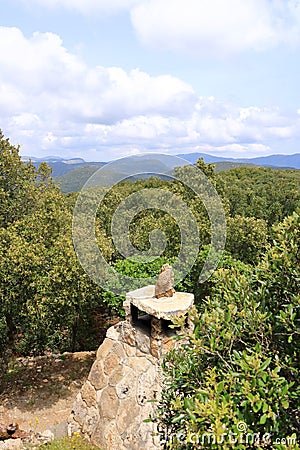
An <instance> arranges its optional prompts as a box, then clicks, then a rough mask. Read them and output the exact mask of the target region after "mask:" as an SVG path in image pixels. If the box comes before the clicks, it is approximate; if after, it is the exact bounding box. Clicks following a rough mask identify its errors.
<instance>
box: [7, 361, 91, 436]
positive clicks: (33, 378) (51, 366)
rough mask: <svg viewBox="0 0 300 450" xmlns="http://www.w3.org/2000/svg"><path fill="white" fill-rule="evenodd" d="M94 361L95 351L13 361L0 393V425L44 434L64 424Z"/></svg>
mask: <svg viewBox="0 0 300 450" xmlns="http://www.w3.org/2000/svg"><path fill="white" fill-rule="evenodd" d="M94 360H95V352H78V353H64V354H62V355H53V354H52V355H47V356H39V357H30V358H17V359H15V360H14V361H13V362H11V363H10V367H9V371H8V374H7V375H6V376H5V380H4V384H3V386H2V389H1V391H0V424H1V423H2V424H5V425H7V424H10V423H13V422H16V423H18V424H19V428H20V429H23V430H25V431H35V432H43V431H45V430H46V429H49V428H51V427H52V426H53V425H57V424H60V423H62V422H65V421H66V420H67V418H68V416H69V414H70V412H71V410H72V406H73V403H74V400H75V398H76V395H77V393H78V392H79V390H80V388H81V386H82V385H83V383H84V381H85V380H86V379H87V377H88V374H89V371H90V368H91V365H92V364H93V362H94Z"/></svg>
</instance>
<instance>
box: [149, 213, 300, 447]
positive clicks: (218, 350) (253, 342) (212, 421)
mask: <svg viewBox="0 0 300 450" xmlns="http://www.w3.org/2000/svg"><path fill="white" fill-rule="evenodd" d="M299 232H300V218H299V215H298V214H297V213H294V214H293V215H292V216H291V217H288V218H287V219H285V220H284V221H283V223H281V224H280V225H278V226H276V227H275V229H274V236H275V238H276V239H275V240H274V243H273V245H272V246H270V248H269V250H268V251H267V253H266V256H265V257H264V258H263V260H262V261H261V263H260V264H258V266H257V267H256V268H252V267H251V266H244V267H243V270H240V267H238V266H237V267H234V266H233V267H232V268H230V269H224V268H222V269H219V270H218V271H217V272H216V273H215V275H214V276H213V282H212V283H211V286H212V288H211V294H210V295H209V296H207V297H206V299H205V301H203V303H202V304H200V305H199V306H198V310H199V311H198V313H197V312H195V314H194V325H195V329H194V332H193V334H192V335H186V334H185V340H186V343H185V344H183V345H182V347H181V349H180V350H178V349H177V350H176V351H173V352H171V353H170V354H169V355H168V357H167V358H166V360H165V363H164V368H165V373H166V377H167V379H166V388H165V389H164V392H163V396H162V400H161V403H160V412H159V416H158V419H159V427H160V431H161V436H162V438H166V439H165V440H166V444H165V448H173V449H182V448H187V449H192V448H201V446H202V444H203V441H202V440H203V439H211V441H210V448H225V449H226V448H228V449H229V448H238V449H245V448H253V447H256V448H257V447H258V448H264V445H263V442H262V440H260V442H258V441H257V442H256V443H255V442H254V441H253V439H255V438H258V434H257V433H259V436H260V439H262V438H263V436H264V437H265V438H266V437H270V439H271V440H272V441H273V446H272V448H278V449H281V448H282V449H283V448H287V447H286V446H284V445H281V444H278V445H277V444H276V442H275V440H277V439H278V441H277V442H279V440H280V442H281V440H282V439H284V438H287V437H290V438H291V437H293V436H295V435H296V434H297V433H299V429H300V417H299V410H298V406H299V402H300V383H299V379H300V373H299V371H300V364H299V356H300V345H299V333H300V314H299V307H300V302H299V300H300V299H299V277H300V266H299V248H300V233H299ZM230 433H231V435H230ZM246 433H247V435H248V437H249V439H252V441H251V442H248V443H247V442H246V441H245V440H246ZM266 433H267V434H266ZM230 436H231V439H230ZM237 436H238V438H239V441H238V443H237V442H236V441H235V442H234V439H233V437H237ZM213 438H215V439H216V441H215V442H213ZM222 439H223V440H222ZM242 440H243V442H242ZM283 442H284V441H283ZM206 445H207V441H206ZM269 445H270V444H269ZM290 448H298V447H297V446H296V444H295V445H292V446H291V447H290Z"/></svg>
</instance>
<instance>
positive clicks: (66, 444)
mask: <svg viewBox="0 0 300 450" xmlns="http://www.w3.org/2000/svg"><path fill="white" fill-rule="evenodd" d="M39 448H41V450H43V449H44V450H73V449H76V450H99V447H95V446H94V445H92V444H90V443H89V442H87V441H86V440H85V439H84V438H83V437H82V436H81V435H80V434H79V433H74V434H73V436H72V437H70V438H68V437H65V438H61V439H57V440H55V441H52V442H50V443H49V444H44V445H41V446H40V447H39Z"/></svg>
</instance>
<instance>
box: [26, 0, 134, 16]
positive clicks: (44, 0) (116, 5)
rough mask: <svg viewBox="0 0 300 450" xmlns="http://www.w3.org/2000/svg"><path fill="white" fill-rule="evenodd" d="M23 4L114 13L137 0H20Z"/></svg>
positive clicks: (81, 11)
mask: <svg viewBox="0 0 300 450" xmlns="http://www.w3.org/2000/svg"><path fill="white" fill-rule="evenodd" d="M21 1H22V2H23V3H24V4H25V5H31V4H32V3H33V4H36V5H40V6H44V7H46V8H51V9H55V8H64V9H67V10H73V11H78V12H79V13H82V14H94V13H99V12H105V13H116V12H119V11H122V10H128V9H130V8H131V7H132V6H134V5H135V4H136V3H137V2H138V1H139V0H21Z"/></svg>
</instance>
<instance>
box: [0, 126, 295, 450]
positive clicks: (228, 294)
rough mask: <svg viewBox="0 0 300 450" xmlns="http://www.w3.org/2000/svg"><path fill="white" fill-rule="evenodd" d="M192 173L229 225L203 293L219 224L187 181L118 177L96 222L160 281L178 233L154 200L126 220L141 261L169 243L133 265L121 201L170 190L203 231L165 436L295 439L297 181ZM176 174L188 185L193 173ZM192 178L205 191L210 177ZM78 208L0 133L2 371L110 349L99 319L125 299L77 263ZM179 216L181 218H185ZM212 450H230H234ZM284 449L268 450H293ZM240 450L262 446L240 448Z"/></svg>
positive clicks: (274, 175)
mask: <svg viewBox="0 0 300 450" xmlns="http://www.w3.org/2000/svg"><path fill="white" fill-rule="evenodd" d="M197 167H198V168H199V169H201V170H202V172H203V173H204V174H205V175H206V176H207V177H208V178H209V179H210V181H211V184H212V185H213V186H215V188H216V190H217V192H218V194H219V196H220V198H221V200H222V203H223V206H224V210H225V215H226V219H227V242H226V249H225V252H224V254H223V257H222V260H221V262H220V264H219V267H218V270H217V271H216V272H215V273H214V274H213V276H212V277H211V278H209V279H208V281H206V282H205V283H202V284H199V283H198V278H199V273H200V272H201V269H202V267H203V264H204V261H205V259H206V256H207V253H208V251H209V245H210V240H211V227H210V220H209V217H208V214H207V211H206V209H205V208H204V205H203V203H202V201H201V200H200V199H199V197H197V196H196V195H195V193H194V192H193V191H192V190H191V189H189V188H187V187H186V185H184V183H182V182H179V181H178V180H172V181H168V180H162V179H159V178H153V177H150V178H149V179H143V180H136V181H134V180H125V181H122V182H121V183H118V184H117V185H116V186H114V187H113V188H111V189H110V191H109V192H108V193H107V194H106V195H105V196H104V198H103V200H102V202H101V204H100V205H99V208H98V210H97V215H96V219H95V226H96V239H97V243H98V245H99V248H100V250H101V252H102V254H103V255H104V257H105V260H106V261H107V262H108V263H109V264H110V265H111V266H113V267H114V268H115V269H116V270H117V271H119V272H121V273H124V274H126V275H127V276H133V277H134V276H138V277H140V276H145V277H146V276H148V275H149V273H150V274H151V275H157V273H158V271H159V269H160V267H161V265H162V264H163V263H164V262H167V261H168V262H171V263H172V261H173V260H174V258H176V256H177V255H178V253H179V251H180V246H181V233H180V228H179V226H178V224H177V223H176V221H175V220H174V218H172V217H171V215H170V214H168V212H167V211H164V210H159V209H155V208H147V204H146V203H145V205H144V206H145V207H144V209H142V210H141V211H140V212H138V214H136V215H135V216H134V218H133V220H132V221H131V223H130V227H129V234H130V239H131V242H132V244H133V245H134V246H135V247H136V248H137V249H139V250H140V251H145V250H148V249H149V247H150V242H149V234H150V233H151V231H154V230H156V229H157V228H159V229H161V230H163V231H164V232H165V235H166V237H167V239H166V246H165V249H164V251H163V253H162V255H161V256H160V258H159V259H157V260H156V261H154V262H153V263H151V264H148V265H145V264H144V265H143V264H138V263H133V262H129V261H128V260H126V259H124V257H122V255H121V254H120V253H119V251H118V249H117V248H116V247H115V246H114V243H113V239H112V233H111V224H112V220H113V216H114V213H115V211H116V209H117V208H118V206H119V205H120V204H121V203H122V201H123V200H124V199H126V198H128V197H129V196H130V195H131V194H133V193H135V192H138V191H141V190H147V189H149V188H152V189H161V190H164V191H166V192H168V193H170V194H172V195H176V196H177V197H178V198H180V199H181V201H182V202H183V203H184V204H185V205H186V206H187V208H188V209H189V211H191V212H192V213H193V215H194V217H195V219H196V221H197V224H198V229H199V237H200V242H201V245H200V248H199V252H198V255H197V258H196V260H195V263H194V264H193V267H192V269H191V270H190V271H189V273H188V274H187V275H186V277H185V278H184V279H183V280H182V281H181V282H180V284H178V286H177V289H178V290H188V291H190V292H193V293H194V294H195V306H196V310H195V313H194V321H195V332H194V334H193V335H191V336H188V337H187V339H188V341H189V343H188V345H185V346H183V348H182V351H181V352H177V353H171V354H170V355H169V357H168V359H167V360H166V364H165V370H166V376H167V379H168V389H167V390H166V391H165V392H164V395H163V398H162V402H161V404H160V414H159V416H158V417H157V420H158V422H159V427H160V430H161V434H162V436H165V435H166V434H167V435H170V433H171V434H172V436H175V438H174V439H173V441H172V442H170V441H169V443H168V445H169V446H168V447H167V446H166V448H174V449H182V448H187V449H193V448H199V446H197V445H198V444H197V445H196V444H193V443H192V442H190V441H189V439H190V436H191V435H192V434H193V433H194V434H195V436H198V437H200V436H201V435H203V433H209V432H211V433H214V434H215V435H216V436H220V435H222V432H223V433H224V432H229V430H231V431H232V432H234V433H235V432H238V424H239V423H240V422H243V423H244V424H245V426H246V428H247V429H248V430H249V431H250V432H260V433H263V432H264V433H270V434H271V435H272V436H278V437H280V438H282V437H285V436H286V437H287V436H292V435H293V433H297V432H298V433H299V430H300V421H299V420H300V419H299V412H298V405H299V401H300V386H299V379H300V374H299V369H300V362H299V350H300V348H299V333H300V330H299V279H300V271H299V260H300V255H299V248H300V242H299V240H300V239H299V237H300V236H299V235H300V223H299V208H300V189H299V188H300V172H299V171H297V170H284V171H283V170H271V169H266V168H259V167H255V168H254V167H246V166H243V167H237V168H233V169H230V170H228V171H221V172H218V173H217V172H216V171H215V166H214V165H213V164H205V163H204V162H203V160H201V159H200V160H198V162H197ZM176 171H177V173H179V172H180V173H182V174H185V176H186V177H187V179H188V177H189V168H188V167H180V168H175V173H176ZM196 181H197V182H198V183H199V185H201V179H199V180H196ZM97 189H102V188H99V187H92V188H91V189H90V190H89V191H87V192H86V193H85V195H86V201H87V207H89V205H90V204H92V202H93V199H94V197H95V196H96V194H97ZM76 199H77V194H76V193H69V194H63V193H62V192H61V191H60V189H59V187H58V186H57V185H55V184H54V182H53V179H52V177H51V170H50V168H49V166H47V164H41V165H40V167H39V169H38V170H37V171H36V170H35V167H34V166H33V165H32V164H31V163H25V162H22V161H21V158H20V156H19V151H18V148H15V147H13V146H12V145H11V144H10V142H9V140H8V139H5V138H4V136H3V134H2V133H1V132H0V358H1V362H2V365H3V368H4V369H5V365H6V363H7V360H8V358H9V357H10V356H11V355H39V354H44V353H45V352H48V351H60V352H63V351H74V350H92V349H95V348H97V346H98V345H99V343H100V340H101V335H99V334H98V333H97V331H96V330H97V329H99V321H102V322H103V321H105V320H107V319H108V318H110V317H111V316H112V315H118V316H119V317H121V316H122V313H123V310H122V301H123V299H124V297H122V296H116V295H114V294H113V293H110V292H106V291H104V290H103V289H102V288H101V287H100V286H98V285H97V284H95V283H94V282H93V281H91V279H90V278H89V277H88V275H87V274H86V273H85V272H84V270H83V269H82V267H81V265H80V264H79V262H78V259H77V256H76V253H75V251H74V248H73V241H72V214H73V209H74V205H75V202H76ZM180 219H181V220H182V222H184V221H185V220H186V217H185V215H184V214H182V215H181V217H180ZM2 373H3V371H2ZM224 430H225V431H224ZM179 435H180V436H183V437H184V439H185V441H184V442H185V443H186V444H184V445H185V446H183V445H182V442H179V440H178V436H179ZM176 436H177V437H176ZM176 439H177V440H176ZM166 445H167V444H166ZM214 445H215V446H214V447H213V446H211V448H233V447H232V446H231V444H230V443H228V442H227V443H225V444H224V445H223V444H222V445H220V444H218V443H216V444H214ZM276 445H277V444H276ZM280 445H281V444H280ZM280 445H279V446H277V447H276V446H275V445H274V446H273V447H272V448H285V447H282V446H280ZM226 446H227V447H226ZM256 447H257V448H260V447H259V446H256ZM234 448H240V449H243V448H253V447H251V446H248V447H247V446H246V444H245V445H244V444H241V443H239V444H238V446H235V447H234ZM261 448H266V447H261ZM294 448H296V447H294Z"/></svg>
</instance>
